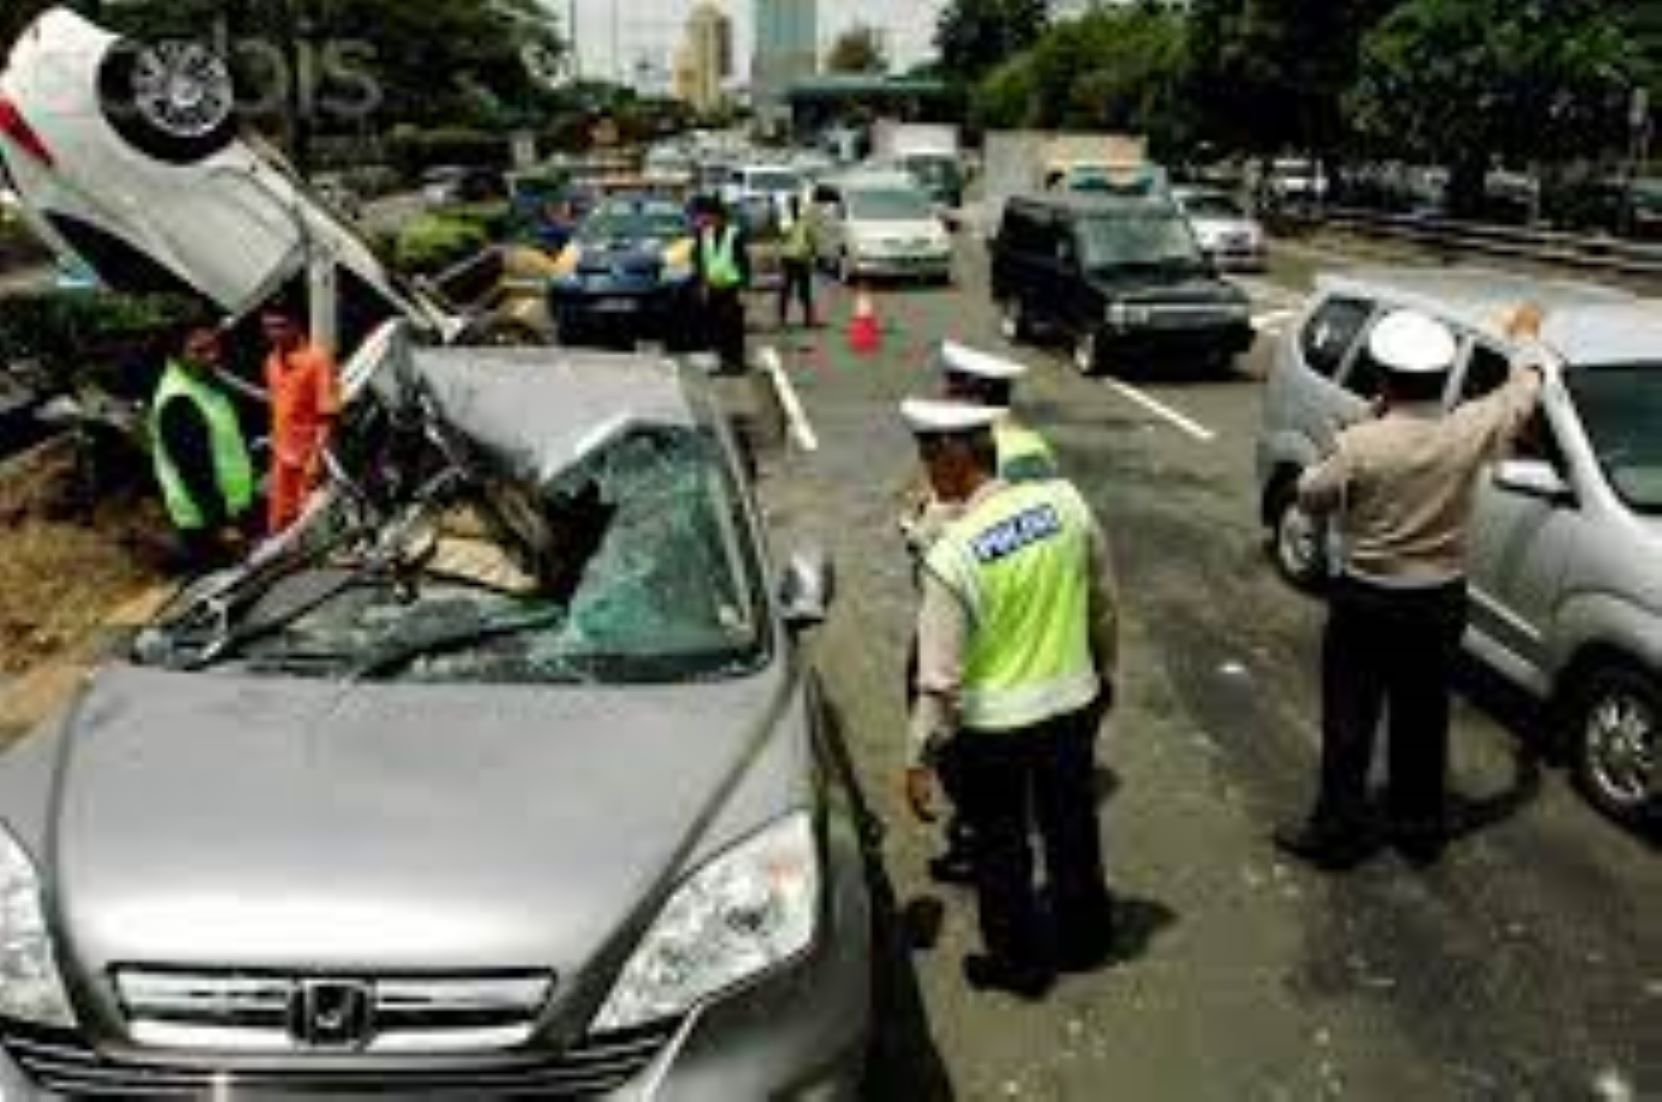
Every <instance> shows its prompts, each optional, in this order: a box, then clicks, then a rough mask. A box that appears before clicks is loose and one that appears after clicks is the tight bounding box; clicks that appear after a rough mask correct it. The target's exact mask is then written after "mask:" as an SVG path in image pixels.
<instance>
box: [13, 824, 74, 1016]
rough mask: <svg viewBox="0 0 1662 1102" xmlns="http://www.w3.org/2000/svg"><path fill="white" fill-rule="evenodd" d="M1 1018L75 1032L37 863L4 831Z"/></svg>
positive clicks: (72, 1013) (72, 1014)
mask: <svg viewBox="0 0 1662 1102" xmlns="http://www.w3.org/2000/svg"><path fill="white" fill-rule="evenodd" d="M0 1017H4V1018H10V1019H12V1020H14V1021H21V1022H29V1023H32V1024H34V1025H43V1026H57V1027H59V1028H73V1027H74V1025H75V1012H74V1011H73V1010H71V1009H70V1006H69V997H68V996H67V995H66V994H65V993H64V987H63V978H62V977H61V976H60V975H59V973H58V962H57V958H56V957H55V956H53V953H52V941H51V935H50V934H49V933H48V932H47V929H46V914H45V911H44V910H43V909H42V907H41V896H40V877H39V876H38V875H37V874H36V872H35V863H34V862H33V861H31V860H30V859H29V855H28V854H27V853H25V852H24V851H23V847H22V846H20V845H18V844H17V840H16V839H15V838H13V837H12V836H11V835H10V834H8V833H6V831H5V830H4V829H3V828H0Z"/></svg>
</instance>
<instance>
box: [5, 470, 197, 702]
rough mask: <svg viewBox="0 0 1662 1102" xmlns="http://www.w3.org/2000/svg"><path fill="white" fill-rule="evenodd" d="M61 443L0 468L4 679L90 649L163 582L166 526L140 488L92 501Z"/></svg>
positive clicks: (133, 487)
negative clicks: (117, 616) (119, 615)
mask: <svg viewBox="0 0 1662 1102" xmlns="http://www.w3.org/2000/svg"><path fill="white" fill-rule="evenodd" d="M87 496H89V495H87V494H85V493H83V492H81V490H80V484H79V481H78V476H77V471H76V462H75V452H74V449H73V447H71V446H70V445H69V444H68V443H67V442H66V441H54V442H51V443H48V444H45V445H42V446H41V447H38V448H36V449H34V450H33V451H31V452H29V453H26V454H25V455H22V456H19V457H17V458H15V459H13V460H10V461H9V462H7V463H6V464H5V465H4V466H3V467H0V677H6V678H10V677H14V676H16V675H18V674H21V673H24V672H27V671H29V670H32V669H34V668H36V667H37V666H40V665H42V664H45V663H48V662H50V661H52V660H54V659H56V658H59V657H61V656H63V655H65V654H68V653H70V652H74V651H76V650H79V649H83V648H84V647H85V646H86V645H87V644H88V642H89V641H90V640H91V639H92V637H93V636H94V634H95V633H96V631H97V629H98V628H99V627H100V626H101V625H103V624H105V623H106V622H107V621H108V620H109V618H110V617H111V616H112V615H113V614H114V613H115V612H116V611H117V610H118V609H120V608H121V607H123V606H124V605H125V604H127V603H129V602H131V601H132V600H134V598H136V597H137V596H139V595H141V594H142V593H144V592H145V591H146V590H147V589H150V588H153V587H155V586H156V585H157V584H158V583H161V582H163V581H165V566H166V559H167V553H168V537H167V525H166V519H165V517H164V516H163V515H162V513H161V510H160V507H159V505H158V504H157V503H156V502H155V501H154V499H153V497H152V496H151V495H149V494H146V493H143V492H141V491H140V490H139V489H138V487H137V486H136V485H135V486H132V487H124V488H122V489H119V490H114V491H111V492H109V493H104V494H98V495H93V496H95V497H96V500H94V501H92V502H90V503H88V502H86V501H84V500H82V499H83V498H86V497H87Z"/></svg>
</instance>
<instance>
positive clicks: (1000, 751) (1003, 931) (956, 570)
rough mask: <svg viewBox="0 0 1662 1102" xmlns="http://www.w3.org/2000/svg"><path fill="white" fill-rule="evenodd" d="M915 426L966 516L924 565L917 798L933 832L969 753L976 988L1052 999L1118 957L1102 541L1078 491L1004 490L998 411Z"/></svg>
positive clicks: (1109, 588) (949, 405)
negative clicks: (944, 774) (1059, 979)
mask: <svg viewBox="0 0 1662 1102" xmlns="http://www.w3.org/2000/svg"><path fill="white" fill-rule="evenodd" d="M902 413H903V416H904V417H905V419H906V421H907V423H908V425H910V427H911V429H912V431H913V432H914V433H915V434H916V436H917V440H918V448H919V453H920V455H921V458H922V461H923V465H924V467H925V469H926V470H927V471H928V473H929V479H930V482H931V484H932V485H933V487H934V489H935V493H936V495H937V496H938V497H939V498H941V499H942V500H943V501H949V502H956V503H959V504H960V505H961V508H962V515H961V516H959V517H958V518H957V519H956V520H954V521H952V522H951V523H950V524H949V525H947V527H946V529H945V530H944V531H943V532H942V533H941V536H940V538H939V539H938V540H937V541H936V542H935V544H934V546H933V547H932V548H931V549H930V550H929V553H928V556H927V558H926V559H925V562H924V570H923V592H922V598H921V604H920V607H919V612H918V656H919V664H918V677H917V690H918V695H917V701H916V703H915V705H914V706H913V711H912V722H911V739H910V746H911V757H910V761H911V764H910V767H909V768H908V770H907V774H906V796H907V800H908V802H909V804H910V805H911V807H912V809H913V811H914V813H915V814H917V815H918V816H919V818H921V819H923V820H925V821H930V820H933V818H934V816H935V808H934V783H933V779H934V775H933V773H932V771H931V766H932V764H933V762H934V760H935V754H936V753H937V751H938V749H939V747H940V746H941V745H942V744H943V743H944V742H945V741H946V740H948V739H952V738H957V739H958V740H959V743H958V748H957V750H956V752H955V755H954V756H955V758H956V759H957V762H956V765H957V769H958V771H959V774H960V785H961V787H960V799H961V800H962V801H963V804H962V809H963V812H964V814H965V815H966V816H967V817H968V819H969V823H970V826H971V829H972V830H973V831H974V837H975V843H974V844H975V860H974V865H975V887H976V902H977V907H978V911H979V915H980V924H981V936H982V940H983V942H984V945H985V950H986V951H985V952H984V953H978V954H972V955H970V956H968V957H966V958H965V960H964V976H965V979H966V980H967V981H968V982H969V983H970V985H971V986H973V987H976V988H983V989H998V990H1003V991H1008V992H1011V993H1013V994H1016V995H1018V996H1021V997H1023V998H1039V997H1042V996H1043V994H1044V993H1045V991H1047V990H1048V989H1049V986H1050V983H1051V979H1052V977H1053V975H1054V973H1055V972H1056V971H1057V970H1065V971H1073V970H1083V969H1088V968H1093V967H1096V966H1098V965H1100V964H1101V963H1102V962H1103V961H1104V960H1105V959H1106V958H1107V955H1108V953H1109V952H1110V951H1111V949H1112V945H1113V926H1112V919H1113V916H1112V909H1111V904H1110V900H1109V894H1108V889H1107V885H1106V883H1105V880H1104V874H1103V867H1102V840H1101V837H1100V834H1099V825H1098V818H1097V802H1096V780H1095V777H1096V768H1095V767H1096V737H1097V731H1098V727H1099V726H1100V723H1101V719H1102V716H1103V714H1104V712H1105V709H1106V706H1107V704H1108V702H1110V701H1111V700H1112V675H1113V669H1114V662H1115V657H1116V647H1117V610H1116V598H1115V595H1114V585H1113V579H1112V574H1111V571H1110V567H1109V562H1108V554H1107V548H1106V540H1105V538H1104V536H1103V534H1102V530H1101V528H1100V527H1099V526H1098V524H1097V522H1096V520H1095V519H1094V518H1093V517H1092V515H1091V512H1090V509H1089V507H1088V506H1087V505H1086V504H1085V501H1084V499H1083V498H1082V497H1081V496H1080V495H1079V492H1078V491H1077V490H1075V489H1074V487H1073V486H1072V485H1071V484H1069V483H1068V482H1066V481H1063V480H1061V479H1052V480H1049V481H1043V482H1029V483H1022V484H1010V483H1006V482H1003V481H1001V480H1000V479H999V478H998V477H997V469H996V468H997V456H996V452H995V449H994V444H993V432H992V429H993V425H994V423H995V422H996V421H997V419H998V413H997V411H995V410H990V409H986V408H983V407H976V406H971V405H967V404H964V403H960V402H941V401H909V402H907V403H905V405H904V406H903V407H902ZM1034 831H1036V832H1037V833H1038V835H1039V837H1040V838H1041V839H1042V841H1043V845H1044V852H1045V861H1044V872H1045V880H1046V881H1047V890H1046V893H1045V894H1046V897H1047V898H1048V900H1049V902H1050V907H1049V911H1050V919H1051V921H1052V922H1053V923H1054V930H1053V931H1048V932H1047V931H1046V930H1045V929H1044V928H1043V927H1042V926H1041V917H1040V916H1041V907H1040V906H1039V897H1038V894H1037V893H1036V891H1035V888H1034V883H1033V873H1034V860H1033V851H1032V846H1031V843H1030V841H1029V838H1030V835H1031V834H1032V833H1033V832H1034Z"/></svg>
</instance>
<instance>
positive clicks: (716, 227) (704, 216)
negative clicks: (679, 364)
mask: <svg viewBox="0 0 1662 1102" xmlns="http://www.w3.org/2000/svg"><path fill="white" fill-rule="evenodd" d="M693 270H694V271H695V272H696V273H697V274H698V286H699V292H700V296H701V299H702V302H701V306H702V320H703V324H704V327H705V331H706V333H707V334H708V340H707V346H708V347H709V348H711V350H713V351H714V352H715V353H716V354H717V355H718V356H719V357H720V358H721V366H722V370H724V371H728V372H735V373H738V372H743V371H744V370H745V368H746V366H747V364H746V354H745V308H744V292H745V289H746V288H747V287H749V286H750V249H749V244H748V242H747V241H746V240H745V235H744V231H743V230H741V229H740V228H739V227H738V226H737V225H736V224H734V223H733V222H732V220H731V219H729V217H728V214H727V208H726V206H725V205H724V204H722V203H721V202H720V201H719V200H716V199H708V200H706V201H705V202H704V203H703V204H701V209H700V210H699V214H698V238H697V241H696V243H695V244H694V247H693Z"/></svg>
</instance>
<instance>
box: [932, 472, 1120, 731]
mask: <svg viewBox="0 0 1662 1102" xmlns="http://www.w3.org/2000/svg"><path fill="white" fill-rule="evenodd" d="M1090 528H1091V517H1090V510H1089V507H1088V506H1087V505H1086V504H1085V502H1084V500H1083V499H1082V498H1081V497H1080V496H1079V492H1078V491H1077V490H1075V489H1074V488H1073V486H1072V485H1071V484H1070V483H1067V482H1063V481H1059V480H1057V481H1048V482H1028V483H1022V484H1019V485H1012V486H1008V487H1006V488H1004V489H1002V490H999V491H997V492H996V493H994V494H993V495H992V496H991V497H989V498H987V499H986V500H985V501H983V502H981V503H980V504H979V505H977V506H976V507H975V508H974V509H973V510H971V511H970V512H969V513H966V514H965V515H964V516H962V517H960V518H959V519H958V520H956V521H954V522H953V523H952V524H950V525H948V526H947V529H946V531H945V532H944V533H942V535H941V538H940V539H939V540H937V541H936V543H935V545H934V547H932V548H931V549H930V551H929V555H928V558H927V559H926V560H925V568H926V569H928V570H929V571H930V572H931V573H933V574H934V575H935V576H936V577H937V578H939V579H940V581H941V582H942V584H944V585H945V586H946V587H947V588H948V589H949V590H951V592H952V593H953V594H954V596H956V597H957V598H958V600H959V601H961V602H962V604H963V606H964V609H965V612H966V614H967V616H968V620H969V633H968V637H967V639H966V642H965V652H964V674H963V685H962V689H961V693H960V696H959V718H960V722H961V723H962V725H963V727H964V728H965V729H967V730H971V731H1012V730H1017V729H1020V728H1023V727H1031V726H1033V725H1034V724H1037V723H1042V722H1044V721H1045V720H1047V719H1053V718H1055V717H1057V716H1061V715H1067V714H1068V713H1070V712H1075V711H1078V710H1079V709H1081V708H1084V707H1086V706H1087V705H1089V704H1090V703H1091V701H1093V700H1094V699H1096V696H1097V693H1098V692H1099V691H1100V689H1101V684H1100V682H1099V680H1098V678H1097V673H1096V663H1095V661H1094V658H1093V656H1092V653H1091V633H1090Z"/></svg>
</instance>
